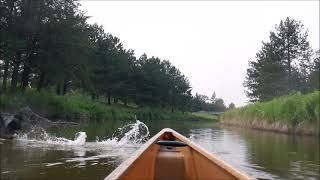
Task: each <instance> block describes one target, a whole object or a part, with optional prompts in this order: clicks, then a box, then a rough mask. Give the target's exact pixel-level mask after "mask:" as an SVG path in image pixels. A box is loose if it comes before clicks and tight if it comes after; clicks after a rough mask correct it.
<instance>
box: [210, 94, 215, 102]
mask: <svg viewBox="0 0 320 180" xmlns="http://www.w3.org/2000/svg"><path fill="white" fill-rule="evenodd" d="M210 101H211V103H215V101H216V92H213V94H212V96H211V98H210Z"/></svg>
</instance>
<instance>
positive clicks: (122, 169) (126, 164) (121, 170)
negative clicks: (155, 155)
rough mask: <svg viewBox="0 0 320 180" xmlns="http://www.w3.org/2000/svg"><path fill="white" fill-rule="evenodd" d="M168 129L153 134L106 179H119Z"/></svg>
mask: <svg viewBox="0 0 320 180" xmlns="http://www.w3.org/2000/svg"><path fill="white" fill-rule="evenodd" d="M167 131H168V129H163V130H161V131H160V132H159V133H158V134H156V135H155V136H153V137H152V138H151V139H149V141H147V142H146V143H145V144H143V145H142V146H141V147H140V148H139V149H137V150H136V151H135V152H134V153H133V155H132V156H131V157H129V158H128V159H127V160H125V161H124V162H123V163H121V164H120V165H119V166H118V167H117V168H116V169H115V170H114V171H112V173H111V174H109V175H108V176H107V177H106V178H105V179H104V180H115V179H119V178H120V176H121V175H122V174H123V173H124V172H126V171H127V170H128V169H129V168H130V166H131V165H132V164H133V163H134V162H135V161H136V160H137V159H139V157H140V156H141V155H142V154H143V153H144V152H145V151H147V149H148V148H149V147H150V146H151V145H152V144H153V143H154V142H155V141H156V140H157V139H159V138H160V136H161V135H162V134H163V133H165V132H167Z"/></svg>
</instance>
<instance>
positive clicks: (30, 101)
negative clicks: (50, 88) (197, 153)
mask: <svg viewBox="0 0 320 180" xmlns="http://www.w3.org/2000/svg"><path fill="white" fill-rule="evenodd" d="M26 106H28V107H30V108H31V109H32V111H33V112H35V113H37V114H39V115H41V116H43V117H46V118H48V119H50V120H64V121H73V122H84V123H88V122H104V121H108V120H132V119H135V118H137V119H143V120H172V119H174V120H198V119H201V120H215V119H213V118H207V117H203V116H199V115H197V114H192V113H189V112H179V111H176V112H171V110H170V109H161V108H151V107H137V106H134V105H131V106H124V105H121V104H112V105H108V104H107V103H106V102H105V101H104V100H103V99H102V98H101V99H100V100H92V99H91V98H90V97H89V96H86V95H83V94H80V93H69V94H66V95H64V96H59V95H55V94H53V93H49V92H40V93H39V92H37V91H34V90H31V89H28V90H26V91H25V92H17V93H3V94H1V95H0V112H9V113H10V112H15V111H16V110H18V109H20V108H23V107H26Z"/></svg>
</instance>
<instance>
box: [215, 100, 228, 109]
mask: <svg viewBox="0 0 320 180" xmlns="http://www.w3.org/2000/svg"><path fill="white" fill-rule="evenodd" d="M214 110H215V111H217V112H223V111H225V110H226V106H225V104H224V101H223V99H221V98H218V99H217V100H216V102H215V103H214Z"/></svg>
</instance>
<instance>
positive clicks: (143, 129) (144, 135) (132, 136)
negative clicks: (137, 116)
mask: <svg viewBox="0 0 320 180" xmlns="http://www.w3.org/2000/svg"><path fill="white" fill-rule="evenodd" d="M149 135H150V134H149V129H148V126H146V125H145V124H144V123H143V122H141V121H139V120H136V122H135V123H131V124H127V125H125V126H123V127H121V128H118V130H117V131H115V132H114V133H113V135H112V137H111V138H108V139H105V140H102V141H96V142H97V143H99V144H105V145H113V146H121V145H125V144H142V143H144V142H146V141H147V140H148V139H149Z"/></svg>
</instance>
